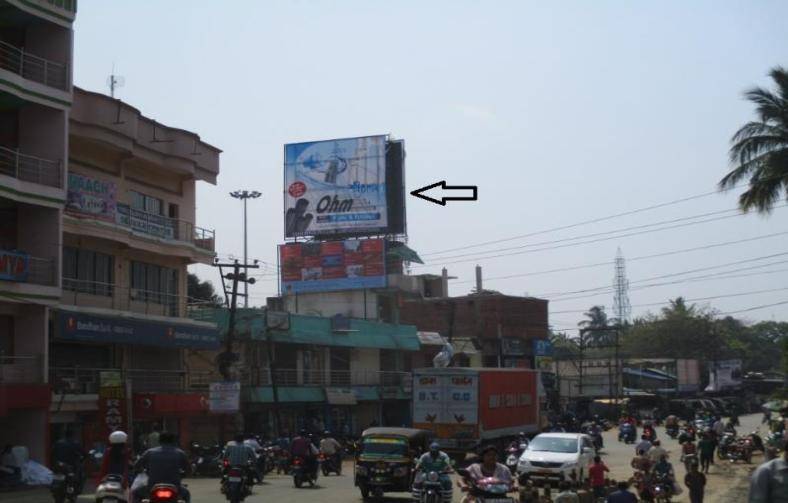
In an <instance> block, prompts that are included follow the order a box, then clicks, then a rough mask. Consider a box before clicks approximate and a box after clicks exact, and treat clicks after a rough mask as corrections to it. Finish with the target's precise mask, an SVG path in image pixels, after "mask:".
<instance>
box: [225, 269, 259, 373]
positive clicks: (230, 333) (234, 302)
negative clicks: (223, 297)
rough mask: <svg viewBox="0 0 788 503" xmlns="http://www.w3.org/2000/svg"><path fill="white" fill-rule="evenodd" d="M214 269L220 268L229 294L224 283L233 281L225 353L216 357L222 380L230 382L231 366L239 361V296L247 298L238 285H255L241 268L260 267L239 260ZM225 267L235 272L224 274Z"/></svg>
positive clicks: (228, 300)
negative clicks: (236, 347)
mask: <svg viewBox="0 0 788 503" xmlns="http://www.w3.org/2000/svg"><path fill="white" fill-rule="evenodd" d="M214 267H218V268H219V274H220V275H221V277H222V288H223V289H224V291H225V292H227V287H226V285H225V283H224V281H225V280H230V281H232V287H231V289H230V298H229V299H227V304H228V307H229V310H230V319H229V320H228V324H227V337H226V339H225V345H224V352H223V353H220V354H219V355H218V356H217V357H216V363H217V367H218V369H219V373H220V374H221V375H222V378H223V379H225V380H227V381H230V380H232V376H231V375H230V366H231V365H232V364H233V363H235V361H236V360H237V359H238V355H237V354H235V353H233V339H234V338H235V321H236V311H237V309H238V296H239V295H242V296H244V297H246V294H241V293H238V283H239V282H241V283H243V284H244V285H247V284H249V283H251V284H254V283H255V279H254V278H247V276H246V272H243V273H242V272H241V267H243V269H244V270H247V269H257V268H259V267H260V266H259V265H257V262H256V261H255V263H254V264H247V263H246V262H244V263H243V264H240V263H239V262H238V261H237V260H236V261H235V262H233V263H231V264H222V263H220V262H218V261H217V262H215V263H214ZM225 267H232V268H233V272H231V273H227V274H225V273H224V268H225Z"/></svg>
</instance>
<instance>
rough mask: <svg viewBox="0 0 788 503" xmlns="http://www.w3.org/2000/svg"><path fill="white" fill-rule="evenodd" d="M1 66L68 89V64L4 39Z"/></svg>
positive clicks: (62, 88) (48, 84) (0, 50)
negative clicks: (41, 56) (31, 51)
mask: <svg viewBox="0 0 788 503" xmlns="http://www.w3.org/2000/svg"><path fill="white" fill-rule="evenodd" d="M50 3H51V2H50ZM0 68H3V69H5V70H8V71H11V72H14V73H16V74H17V75H21V76H22V77H24V78H26V79H28V80H32V81H35V82H38V83H40V84H44V85H46V86H49V87H54V88H57V89H61V90H64V91H65V90H67V89H68V68H67V67H66V65H63V64H61V63H55V62H54V61H49V60H48V59H44V58H40V57H38V56H35V55H33V54H30V53H28V52H25V50H24V49H20V48H19V47H16V46H13V45H11V44H9V43H7V42H3V41H0Z"/></svg>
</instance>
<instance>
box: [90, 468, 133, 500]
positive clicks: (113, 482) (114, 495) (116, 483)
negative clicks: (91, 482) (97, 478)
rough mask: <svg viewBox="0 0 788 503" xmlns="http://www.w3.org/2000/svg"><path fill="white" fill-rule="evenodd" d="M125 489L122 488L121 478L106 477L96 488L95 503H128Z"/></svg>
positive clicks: (114, 476)
mask: <svg viewBox="0 0 788 503" xmlns="http://www.w3.org/2000/svg"><path fill="white" fill-rule="evenodd" d="M128 501H129V498H128V496H127V493H126V489H124V488H123V477H122V476H120V475H112V474H110V475H107V476H106V477H104V478H103V479H101V482H99V485H98V487H96V503H128Z"/></svg>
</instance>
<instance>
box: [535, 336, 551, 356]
mask: <svg viewBox="0 0 788 503" xmlns="http://www.w3.org/2000/svg"><path fill="white" fill-rule="evenodd" d="M534 356H553V343H552V342H550V340H549V339H536V340H534Z"/></svg>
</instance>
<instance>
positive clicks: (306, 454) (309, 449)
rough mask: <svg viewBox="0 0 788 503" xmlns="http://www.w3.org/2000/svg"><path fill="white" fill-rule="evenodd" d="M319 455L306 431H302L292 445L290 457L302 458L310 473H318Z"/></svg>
mask: <svg viewBox="0 0 788 503" xmlns="http://www.w3.org/2000/svg"><path fill="white" fill-rule="evenodd" d="M317 454H318V451H317V448H315V446H314V445H313V444H312V440H310V438H309V436H308V434H307V432H306V430H301V431H300V432H299V433H298V435H297V436H296V437H295V438H294V439H293V441H292V442H291V443H290V455H291V456H292V457H293V458H302V459H303V460H304V467H305V468H306V470H307V471H308V472H309V473H316V472H317Z"/></svg>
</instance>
